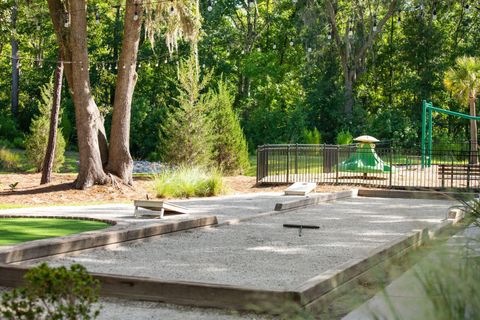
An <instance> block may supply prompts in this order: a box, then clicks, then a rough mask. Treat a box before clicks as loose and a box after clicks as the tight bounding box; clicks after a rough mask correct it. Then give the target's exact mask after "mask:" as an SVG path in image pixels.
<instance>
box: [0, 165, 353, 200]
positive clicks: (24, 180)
mask: <svg viewBox="0 0 480 320" xmlns="http://www.w3.org/2000/svg"><path fill="white" fill-rule="evenodd" d="M40 177H41V175H40V174H38V173H35V174H32V173H25V174H23V173H20V174H19V173H15V174H2V175H0V205H4V206H8V205H15V206H23V205H25V206H31V205H34V206H41V205H67V204H70V205H72V204H95V203H121V202H127V203H128V202H130V201H132V200H134V199H145V198H146V195H147V194H148V195H149V198H150V199H153V198H155V196H154V193H153V189H152V178H151V177H149V176H141V177H135V178H134V185H133V187H128V186H123V185H118V186H113V185H105V186H93V187H91V188H89V189H87V190H77V189H74V187H73V181H74V180H75V177H76V175H75V174H54V175H53V176H52V177H53V179H52V180H53V182H52V183H50V184H46V185H42V186H40ZM224 181H225V184H226V187H227V189H228V191H227V192H228V194H242V193H252V192H281V191H283V190H285V188H286V186H285V185H279V186H256V185H255V183H256V180H255V177H247V176H235V177H225V178H224ZM16 182H18V184H17V186H16V187H15V189H14V190H13V191H11V189H10V187H9V185H10V184H13V183H16ZM346 189H351V187H348V186H319V187H317V192H332V191H339V190H346Z"/></svg>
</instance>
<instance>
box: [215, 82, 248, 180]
mask: <svg viewBox="0 0 480 320" xmlns="http://www.w3.org/2000/svg"><path fill="white" fill-rule="evenodd" d="M233 100H234V97H233V95H231V94H230V91H229V88H228V85H227V83H225V82H224V81H220V82H219V83H218V90H217V91H216V92H214V91H212V92H210V97H209V105H210V108H209V110H210V114H209V117H210V119H211V121H212V124H213V129H214V132H215V139H214V141H213V160H214V161H215V163H216V165H217V167H218V168H219V169H220V170H221V171H222V172H223V173H225V174H238V173H244V172H245V171H246V170H248V167H249V165H250V164H249V161H248V147H247V140H246V139H245V135H244V133H243V130H242V127H241V126H240V120H239V118H238V115H237V114H236V113H235V112H234V111H233Z"/></svg>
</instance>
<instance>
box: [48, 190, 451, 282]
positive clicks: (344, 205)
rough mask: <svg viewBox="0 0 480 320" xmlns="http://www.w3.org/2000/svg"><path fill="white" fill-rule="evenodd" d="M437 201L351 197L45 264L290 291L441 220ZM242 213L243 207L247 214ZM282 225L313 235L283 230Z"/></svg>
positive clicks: (441, 208)
mask: <svg viewBox="0 0 480 320" xmlns="http://www.w3.org/2000/svg"><path fill="white" fill-rule="evenodd" d="M451 204H452V203H451V202H449V201H439V200H407V199H384V198H352V199H345V200H339V201H335V202H327V203H323V204H320V205H317V206H313V207H308V208H306V209H301V210H298V211H294V212H290V213H283V214H279V215H275V216H269V217H264V218H257V219H254V220H251V221H247V222H242V223H239V224H235V225H229V226H221V227H218V228H202V229H196V230H189V231H185V232H180V233H174V234H170V235H166V236H162V237H159V238H155V239H152V240H151V241H149V242H145V243H134V244H127V245H124V246H118V247H115V248H110V249H98V250H92V251H88V252H84V253H82V254H80V255H78V256H67V257H62V258H57V259H52V258H51V259H49V262H50V263H52V264H54V265H69V264H71V263H81V264H83V265H84V266H86V267H87V268H88V270H90V271H95V272H104V273H112V274H125V275H135V276H149V277H154V278H157V279H163V280H182V281H200V282H210V283H221V284H233V285H241V286H251V287H256V288H265V289H294V288H295V287H297V286H298V285H300V284H301V283H303V282H304V281H306V280H308V279H310V278H312V277H313V276H315V275H318V274H319V273H321V272H324V271H326V270H328V269H330V268H333V267H337V266H338V265H340V264H342V263H345V262H347V261H348V260H350V259H352V258H361V257H365V256H367V255H368V253H369V252H370V251H371V250H372V249H374V248H376V247H378V246H380V245H382V244H384V243H386V242H389V241H392V240H394V239H397V238H398V237H401V236H403V235H405V234H406V233H408V232H410V231H412V230H413V229H420V228H423V227H426V226H433V225H435V224H437V223H439V222H440V221H441V220H442V219H444V218H445V216H446V212H447V209H448V207H449V206H450V205H451ZM245 210H248V209H245ZM284 223H297V224H298V223H300V224H313V225H319V226H320V229H319V230H304V231H303V233H302V236H301V237H300V236H299V234H298V230H296V229H287V228H283V226H282V225H283V224H284Z"/></svg>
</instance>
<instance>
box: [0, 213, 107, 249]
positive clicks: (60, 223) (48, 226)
mask: <svg viewBox="0 0 480 320" xmlns="http://www.w3.org/2000/svg"><path fill="white" fill-rule="evenodd" d="M108 226H110V225H109V224H107V223H105V222H100V221H91V220H74V219H50V218H48V219H46V218H5V219H0V246H1V245H12V244H17V243H21V242H26V241H32V240H39V239H45V238H52V237H60V236H66V235H69V234H75V233H80V232H84V231H92V230H98V229H103V228H106V227H108Z"/></svg>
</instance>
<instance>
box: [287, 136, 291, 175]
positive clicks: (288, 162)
mask: <svg viewBox="0 0 480 320" xmlns="http://www.w3.org/2000/svg"><path fill="white" fill-rule="evenodd" d="M287 183H290V145H287Z"/></svg>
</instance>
